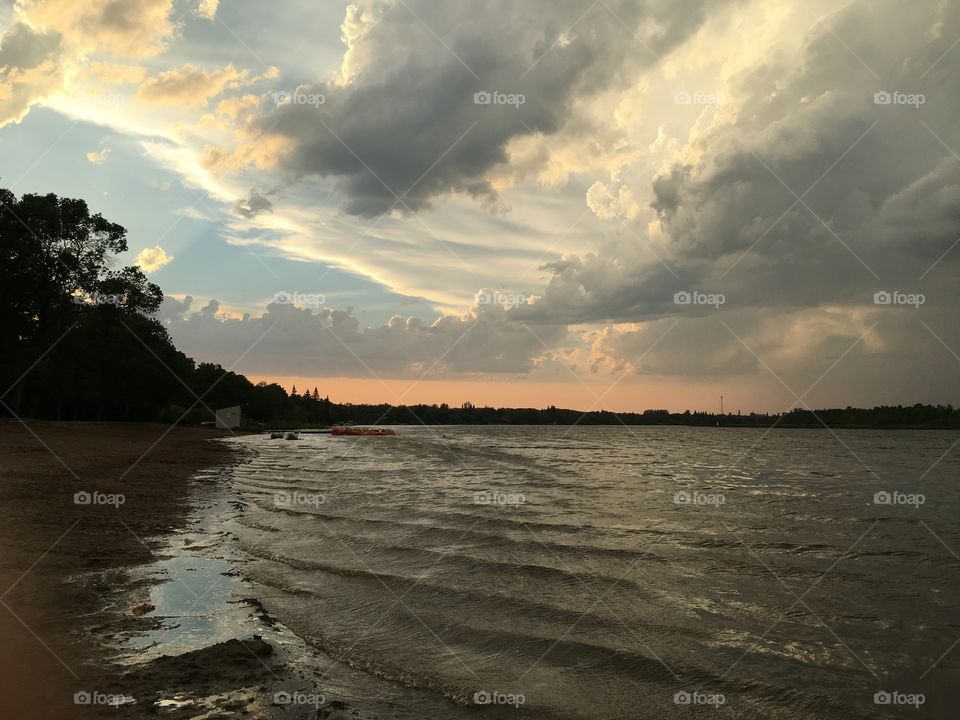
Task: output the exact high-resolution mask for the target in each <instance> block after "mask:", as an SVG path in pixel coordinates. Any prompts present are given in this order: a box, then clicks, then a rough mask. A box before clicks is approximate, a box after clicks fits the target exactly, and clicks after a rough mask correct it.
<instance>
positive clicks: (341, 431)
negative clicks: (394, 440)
mask: <svg viewBox="0 0 960 720" xmlns="http://www.w3.org/2000/svg"><path fill="white" fill-rule="evenodd" d="M330 434H331V435H396V434H397V433H396V432H394V431H393V430H390V429H389V428H371V427H343V426H337V427H334V428H331V429H330Z"/></svg>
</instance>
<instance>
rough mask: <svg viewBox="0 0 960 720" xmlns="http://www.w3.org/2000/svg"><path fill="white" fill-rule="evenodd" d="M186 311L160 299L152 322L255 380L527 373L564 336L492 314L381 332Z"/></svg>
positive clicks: (322, 320) (302, 317)
mask: <svg viewBox="0 0 960 720" xmlns="http://www.w3.org/2000/svg"><path fill="white" fill-rule="evenodd" d="M191 303H192V298H189V297H187V298H185V299H184V300H183V301H177V300H175V299H172V298H168V299H167V300H165V302H164V306H163V307H162V308H161V312H160V317H161V318H163V319H164V321H165V323H166V324H167V326H168V327H169V329H170V333H171V335H172V337H173V339H174V341H175V342H176V343H177V346H178V347H179V348H181V349H183V351H184V352H186V353H187V354H189V355H191V356H193V357H196V358H198V359H209V360H215V361H218V362H229V360H227V359H228V358H239V357H240V356H241V355H244V371H245V372H251V373H255V374H259V373H276V374H287V375H295V374H310V375H327V376H354V377H372V376H374V375H376V376H379V377H420V376H421V375H424V374H426V375H429V376H446V377H450V376H476V375H485V374H492V373H497V374H502V373H527V372H529V371H530V370H531V369H532V368H533V367H535V366H536V365H537V364H538V363H539V362H541V360H542V358H543V356H544V355H545V353H546V351H545V350H544V347H543V345H542V344H541V340H543V341H545V342H547V343H555V342H558V341H559V340H560V339H562V337H564V336H565V335H566V330H565V329H564V328H563V327H562V326H558V325H553V326H549V327H541V328H539V330H538V332H537V336H534V335H533V334H532V333H530V332H529V331H528V330H527V329H525V328H524V327H523V326H522V325H520V324H517V323H514V322H512V321H511V320H510V319H509V317H508V314H509V311H508V310H507V309H505V308H503V307H497V306H481V307H475V308H473V309H471V310H470V311H468V312H467V313H465V314H463V315H459V316H458V315H442V316H440V317H438V318H437V319H436V320H435V321H434V322H432V323H428V322H424V321H423V320H420V319H417V318H413V317H406V318H404V317H401V316H395V317H393V318H391V319H390V320H389V321H387V322H386V323H383V324H382V325H376V326H368V327H363V326H362V325H361V324H360V322H359V320H358V319H357V318H356V317H355V316H354V315H353V313H352V312H351V311H350V310H335V309H332V308H326V307H324V308H321V309H320V310H316V311H315V310H312V309H310V308H300V307H297V306H295V305H292V304H284V303H271V304H270V305H268V306H267V309H266V312H264V313H263V315H261V316H259V317H253V316H251V315H244V316H243V317H242V318H230V317H225V316H223V315H221V314H219V313H218V310H219V303H218V302H217V301H215V300H214V301H211V302H209V303H208V304H207V305H205V306H204V307H202V308H200V309H199V310H196V311H193V312H191V311H190V306H191ZM261 338H262V339H261ZM258 340H260V342H259V343H258ZM251 348H252V349H251ZM248 351H249V352H248Z"/></svg>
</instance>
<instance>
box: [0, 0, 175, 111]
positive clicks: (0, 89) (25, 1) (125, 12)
mask: <svg viewBox="0 0 960 720" xmlns="http://www.w3.org/2000/svg"><path fill="white" fill-rule="evenodd" d="M172 9H173V3H172V0H85V1H84V2H74V1H73V0H17V2H16V3H15V4H14V6H13V20H14V22H13V24H12V25H11V27H10V28H9V29H8V30H7V31H6V32H5V33H4V35H3V37H2V38H0V126H3V125H5V124H7V123H9V122H19V121H20V120H22V119H23V117H24V116H25V115H26V113H27V112H28V111H29V109H30V106H31V105H33V104H35V103H37V102H40V101H42V100H44V99H46V98H48V97H50V96H53V95H56V94H57V93H59V92H61V91H62V90H64V87H65V85H66V82H67V78H68V77H70V76H72V75H76V74H79V73H80V72H81V67H82V66H83V64H84V61H85V59H86V58H87V57H88V56H89V55H90V54H93V53H97V54H98V55H99V56H104V55H106V56H113V57H115V58H144V57H148V56H152V55H156V54H158V53H160V52H162V51H163V50H164V49H165V48H166V44H167V42H168V41H169V40H170V38H171V37H172V36H173V34H174V30H175V25H174V24H173V22H171V20H170V13H171V11H172ZM89 70H90V72H91V74H92V75H93V76H94V77H96V78H98V79H100V80H101V81H102V82H107V83H126V82H137V81H138V80H139V79H140V77H141V75H140V74H138V72H137V70H136V69H134V68H133V67H129V68H126V67H124V66H123V65H117V64H113V63H109V62H106V61H98V62H95V63H93V64H92V66H91V67H90V68H89Z"/></svg>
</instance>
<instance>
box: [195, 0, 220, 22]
mask: <svg viewBox="0 0 960 720" xmlns="http://www.w3.org/2000/svg"><path fill="white" fill-rule="evenodd" d="M219 5H220V0H200V2H199V4H198V5H197V10H196V12H197V15H199V16H200V17H202V18H206V19H207V20H213V19H214V18H215V17H216V16H217V7H218V6H219Z"/></svg>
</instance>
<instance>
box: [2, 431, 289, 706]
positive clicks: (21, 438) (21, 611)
mask: <svg viewBox="0 0 960 720" xmlns="http://www.w3.org/2000/svg"><path fill="white" fill-rule="evenodd" d="M28 425H29V428H27V427H24V425H23V424H21V423H19V422H17V421H15V420H0V602H2V604H0V718H83V717H105V716H111V717H117V716H118V710H117V708H110V707H104V706H101V707H96V706H84V705H77V704H75V703H74V694H75V693H77V692H82V691H88V692H92V691H96V690H99V691H101V692H106V693H109V692H111V691H112V689H113V688H115V687H117V685H118V684H117V677H118V671H117V668H116V667H114V666H111V665H110V663H109V658H108V654H107V651H106V650H105V649H104V648H103V647H102V646H101V645H99V644H98V643H97V642H95V641H93V640H92V638H91V636H90V632H89V630H90V628H89V621H88V620H87V619H86V618H89V617H90V616H91V615H94V614H96V613H98V612H100V611H102V609H103V603H104V594H105V591H109V590H110V588H105V587H103V583H104V581H103V579H102V578H105V577H106V578H109V577H111V576H112V573H116V576H117V577H122V576H123V575H124V571H125V569H128V568H131V567H133V566H135V565H141V564H143V563H146V562H149V561H150V560H151V559H152V553H151V550H153V549H154V548H153V547H152V545H153V540H152V539H153V538H156V537H158V536H162V535H163V534H164V533H166V532H169V531H170V530H172V529H174V528H177V527H179V525H180V523H181V522H182V518H183V514H184V512H185V511H186V506H187V496H188V489H189V480H190V477H191V475H192V474H193V473H194V472H195V471H197V470H198V469H200V468H202V467H207V466H214V465H222V464H226V463H230V462H232V461H233V460H234V457H233V455H232V453H231V452H230V451H229V450H228V449H227V448H226V447H225V446H223V445H222V444H220V443H213V442H208V440H209V439H211V438H215V437H219V436H223V435H225V434H227V433H226V432H221V431H215V430H201V429H195V428H176V429H173V430H169V428H168V427H166V426H163V425H150V424H142V425H140V424H136V425H135V424H97V423H48V422H33V421H30V422H28ZM82 491H86V492H93V491H98V492H100V493H122V494H123V495H124V496H125V501H124V503H123V505H122V506H121V507H119V508H115V507H113V506H111V505H78V504H75V502H74V494H75V493H77V492H82ZM90 578H101V579H100V580H97V581H91V580H90ZM98 583H99V585H100V586H99V587H98ZM108 584H109V583H108ZM131 617H132V616H131ZM131 622H132V620H131ZM269 650H270V648H269V646H267V647H266V648H265V649H263V652H264V653H265V654H266V656H269ZM231 651H232V649H231V648H225V649H224V653H225V654H227V655H229V654H230V652H231ZM245 654H246V655H247V656H248V659H249V655H250V654H249V653H245ZM258 663H259V660H256V661H255V662H254V663H252V664H251V663H249V662H248V663H241V665H242V667H236V668H235V669H236V670H237V671H238V672H246V671H248V670H249V673H250V674H251V675H255V674H256V673H257V672H258V668H257V667H255V666H256V665H257V664H258ZM205 664H207V665H209V663H205ZM215 668H216V664H214V668H213V671H214V672H215ZM182 670H183V668H182V666H181V667H180V668H179V669H177V670H176V671H174V670H171V673H173V675H174V676H175V674H176V672H182ZM130 679H131V680H133V681H134V684H135V685H137V686H138V687H139V688H140V689H141V690H143V691H144V692H146V693H148V694H149V692H150V691H151V690H156V689H157V688H158V687H159V684H162V683H169V682H170V681H171V679H172V680H174V681H175V680H176V678H175V677H173V678H171V676H170V673H166V672H164V666H162V665H161V666H158V667H157V669H156V672H153V671H146V673H145V675H144V677H142V678H139V679H138V678H130ZM207 679H208V680H210V678H209V677H208V678H207ZM234 679H236V678H234ZM248 679H249V678H248ZM256 680H257V678H252V681H254V682H255V681H256ZM128 684H129V683H128ZM144 709H145V708H143V707H142V706H141V707H140V708H139V710H140V711H143V710H144ZM124 714H125V713H124V712H123V711H121V712H120V715H121V716H122V715H124Z"/></svg>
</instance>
